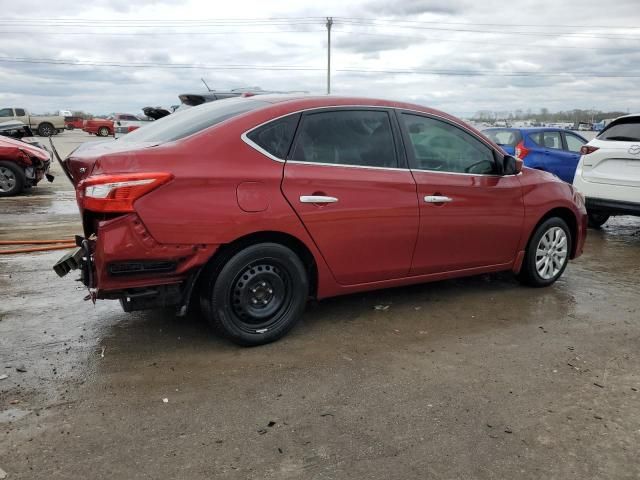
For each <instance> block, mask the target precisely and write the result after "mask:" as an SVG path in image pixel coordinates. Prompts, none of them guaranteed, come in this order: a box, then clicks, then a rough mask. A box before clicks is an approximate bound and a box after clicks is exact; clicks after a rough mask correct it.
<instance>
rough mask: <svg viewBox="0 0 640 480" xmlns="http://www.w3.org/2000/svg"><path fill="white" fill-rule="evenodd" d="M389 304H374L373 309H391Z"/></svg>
mask: <svg viewBox="0 0 640 480" xmlns="http://www.w3.org/2000/svg"><path fill="white" fill-rule="evenodd" d="M389 306H390V305H374V306H373V309H374V310H382V311H386V310H389Z"/></svg>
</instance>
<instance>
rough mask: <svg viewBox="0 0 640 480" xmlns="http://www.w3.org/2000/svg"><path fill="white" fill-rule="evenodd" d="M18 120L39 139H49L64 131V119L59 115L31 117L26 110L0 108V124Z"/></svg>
mask: <svg viewBox="0 0 640 480" xmlns="http://www.w3.org/2000/svg"><path fill="white" fill-rule="evenodd" d="M9 120H20V121H21V122H23V123H24V124H25V125H28V126H29V127H31V130H33V131H34V132H36V133H37V134H38V135H40V136H41V137H50V136H51V135H55V134H56V133H60V132H62V131H63V130H64V128H65V125H64V117H61V116H59V115H31V114H30V113H29V111H28V110H27V109H26V108H13V107H7V108H0V122H7V121H9Z"/></svg>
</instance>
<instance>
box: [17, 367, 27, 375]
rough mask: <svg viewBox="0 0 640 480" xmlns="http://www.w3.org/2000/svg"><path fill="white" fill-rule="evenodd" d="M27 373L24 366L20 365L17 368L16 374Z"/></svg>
mask: <svg viewBox="0 0 640 480" xmlns="http://www.w3.org/2000/svg"><path fill="white" fill-rule="evenodd" d="M26 371H27V367H25V366H24V365H20V366H19V367H16V372H20V373H25V372H26Z"/></svg>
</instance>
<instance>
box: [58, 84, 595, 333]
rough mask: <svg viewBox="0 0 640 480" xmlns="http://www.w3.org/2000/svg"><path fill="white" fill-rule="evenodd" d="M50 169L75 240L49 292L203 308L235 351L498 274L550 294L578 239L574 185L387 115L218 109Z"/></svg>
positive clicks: (446, 121)
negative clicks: (380, 296) (340, 310)
mask: <svg viewBox="0 0 640 480" xmlns="http://www.w3.org/2000/svg"><path fill="white" fill-rule="evenodd" d="M61 163H62V165H63V168H64V169H65V171H66V172H67V174H68V176H69V178H70V179H71V181H72V182H73V183H74V184H75V186H76V191H77V199H78V205H79V207H80V210H81V212H82V219H83V223H84V235H85V236H84V238H83V237H78V249H77V250H76V251H73V252H70V253H69V254H67V255H66V256H65V257H63V258H62V259H61V260H60V261H59V262H58V263H57V264H56V266H55V270H56V271H57V272H58V274H59V275H64V274H65V273H66V272H68V271H69V270H70V269H72V268H75V267H79V268H81V270H82V278H83V280H84V283H85V284H86V285H87V287H89V289H90V293H91V296H92V297H93V298H94V299H95V298H99V299H100V298H102V299H118V300H120V302H121V304H122V306H123V308H124V310H125V311H132V310H140V309H146V308H154V307H166V306H175V307H177V308H178V311H179V312H181V313H184V312H185V311H186V309H187V306H188V305H189V304H190V303H191V302H190V301H191V299H192V297H195V298H198V299H199V300H200V305H201V308H202V312H203V314H204V315H205V316H206V318H207V319H208V320H209V321H210V322H211V324H212V325H213V326H214V327H215V329H216V330H217V331H219V332H221V333H222V334H224V335H226V336H227V337H229V338H230V339H231V340H233V341H234V342H237V343H239V344H242V345H257V344H262V343H266V342H270V341H273V340H276V339H278V338H280V337H282V336H283V335H284V334H285V333H287V332H288V331H289V330H290V329H291V328H292V327H293V326H294V324H295V323H296V322H297V321H298V319H299V318H300V316H301V315H302V313H303V310H304V309H305V304H306V302H307V300H308V299H309V298H310V297H314V298H318V299H322V298H326V297H331V296H336V295H343V294H348V293H353V292H360V291H364V290H373V289H379V288H386V287H394V286H399V285H409V284H413V283H421V282H429V281H434V280H441V279H446V278H454V277H462V276H468V275H476V274H480V273H485V272H499V271H512V272H514V273H515V274H517V276H518V278H519V279H520V280H521V281H522V282H523V283H526V284H529V285H532V286H536V287H542V286H547V285H551V284H552V283H554V282H555V281H556V280H557V279H558V278H559V277H560V275H562V273H563V271H564V269H565V267H566V266H567V262H568V260H569V259H570V258H575V257H577V256H579V255H580V254H581V253H582V249H583V245H584V240H585V235H586V211H585V208H584V203H583V198H582V197H581V195H580V194H579V193H577V192H576V191H574V190H573V188H572V186H571V185H568V184H566V183H564V182H562V181H561V180H559V179H558V178H556V177H554V176H553V175H551V174H548V173H545V172H541V171H537V170H531V169H528V168H523V167H522V162H521V161H520V160H518V159H516V158H514V157H512V156H509V155H506V154H505V153H504V151H502V150H501V149H500V147H498V146H497V145H495V144H494V143H492V142H491V141H490V140H488V139H487V138H486V137H484V136H483V135H482V134H480V133H479V132H477V131H476V130H474V129H473V128H471V127H469V126H468V125H466V124H465V123H463V122H462V121H460V120H458V119H456V118H454V117H452V116H450V115H447V114H445V113H443V112H439V111H436V110H432V109H429V108H425V107H422V106H419V105H412V104H407V103H400V102H393V101H383V100H371V99H363V98H337V97H302V96H298V97H293V96H266V95H265V96H260V97H251V98H235V99H229V100H224V101H219V102H212V103H208V104H204V105H201V106H198V107H194V108H191V109H188V110H185V111H183V112H179V113H176V114H174V115H169V116H167V117H165V118H162V119H160V120H157V121H155V122H153V123H152V124H150V125H148V126H146V127H145V128H143V129H139V130H136V131H135V132H132V133H130V134H129V135H127V136H126V137H123V138H121V139H120V140H118V141H117V142H113V143H100V144H93V145H91V144H86V145H84V146H82V147H80V148H79V149H78V150H76V151H75V152H73V153H72V154H71V156H70V157H69V158H67V159H66V160H64V161H63V162H61Z"/></svg>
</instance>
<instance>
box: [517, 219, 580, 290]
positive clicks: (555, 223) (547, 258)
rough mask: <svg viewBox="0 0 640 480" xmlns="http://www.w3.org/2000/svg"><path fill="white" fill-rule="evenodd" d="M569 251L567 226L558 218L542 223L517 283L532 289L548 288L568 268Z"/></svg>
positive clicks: (569, 232)
mask: <svg viewBox="0 0 640 480" xmlns="http://www.w3.org/2000/svg"><path fill="white" fill-rule="evenodd" d="M571 247H572V238H571V231H570V230H569V227H568V226H567V223H566V222H565V221H564V220H562V219H561V218H558V217H552V218H549V219H547V220H545V221H544V222H543V223H542V224H541V225H540V226H538V228H537V229H536V231H535V232H534V234H533V236H532V237H531V240H530V241H529V245H527V250H526V252H525V257H524V261H523V262H522V268H521V270H520V274H519V279H520V281H522V282H523V283H526V284H527V285H530V286H532V287H546V286H548V285H551V284H552V283H554V282H555V281H556V280H558V278H560V276H561V275H562V273H563V272H564V269H565V268H566V267H567V263H568V262H569V256H570V254H571Z"/></svg>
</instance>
